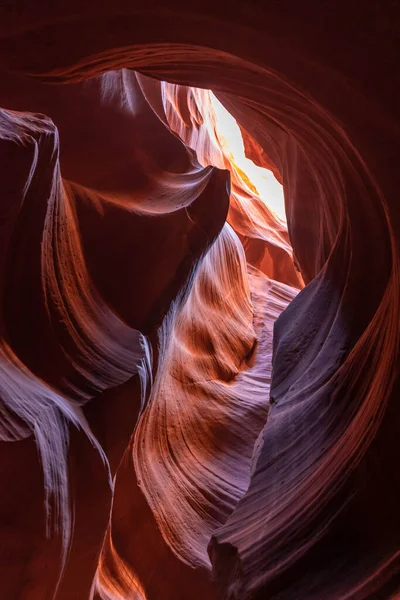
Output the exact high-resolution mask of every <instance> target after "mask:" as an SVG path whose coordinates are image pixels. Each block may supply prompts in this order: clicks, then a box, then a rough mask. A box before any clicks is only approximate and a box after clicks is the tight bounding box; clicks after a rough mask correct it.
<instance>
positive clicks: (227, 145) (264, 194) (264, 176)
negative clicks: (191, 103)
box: [210, 91, 286, 224]
mask: <svg viewBox="0 0 400 600" xmlns="http://www.w3.org/2000/svg"><path fill="white" fill-rule="evenodd" d="M210 100H211V105H212V108H213V110H214V113H215V116H216V133H217V135H218V138H219V141H220V144H221V146H222V148H223V150H224V151H225V152H226V153H227V155H228V157H229V160H230V161H231V163H232V165H233V166H234V167H237V168H238V169H240V171H242V173H243V174H244V175H245V178H247V179H248V182H249V183H250V184H252V186H253V188H255V191H256V193H257V195H258V196H259V198H260V199H261V200H262V201H263V202H264V203H265V205H266V206H267V207H268V208H269V210H271V211H272V212H274V214H275V215H276V216H277V217H278V218H279V219H280V220H281V221H282V222H283V223H285V224H286V213H285V200H284V195H283V187H282V185H281V184H280V183H279V181H277V179H276V178H275V176H274V174H273V173H272V172H271V171H269V170H268V169H264V168H262V167H259V166H258V165H256V164H254V162H253V161H252V160H251V159H249V158H247V157H246V155H245V150H244V142H243V137H242V133H241V131H240V127H239V125H238V124H237V122H236V120H235V119H234V117H233V116H232V115H231V114H230V113H229V112H228V111H227V110H226V108H225V107H224V106H223V105H222V104H221V102H220V101H219V100H218V98H217V97H216V96H215V95H214V94H213V93H212V92H211V91H210Z"/></svg>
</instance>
